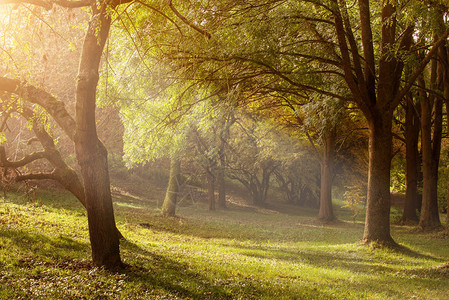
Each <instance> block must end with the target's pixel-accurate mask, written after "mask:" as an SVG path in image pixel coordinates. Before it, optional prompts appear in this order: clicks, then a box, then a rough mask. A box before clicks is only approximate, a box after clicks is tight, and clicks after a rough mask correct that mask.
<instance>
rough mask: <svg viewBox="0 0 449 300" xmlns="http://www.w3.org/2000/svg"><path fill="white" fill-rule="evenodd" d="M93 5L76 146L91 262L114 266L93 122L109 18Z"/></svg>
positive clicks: (103, 167)
mask: <svg viewBox="0 0 449 300" xmlns="http://www.w3.org/2000/svg"><path fill="white" fill-rule="evenodd" d="M92 9H93V15H92V17H91V20H90V21H89V26H88V29H87V32H86V36H85V39H84V44H83V50H82V54H81V58H80V65H79V72H78V80H77V86H76V118H75V120H76V134H75V150H76V156H77V160H78V163H79V165H80V167H81V174H82V178H83V183H84V192H85V196H86V209H87V217H88V223H89V235H90V242H91V247H92V260H93V263H94V264H95V265H97V266H105V267H107V268H117V267H121V266H122V262H121V259H120V250H119V235H118V232H117V230H116V227H115V219H114V211H113V206H112V197H111V191H110V182H109V172H108V161H107V150H106V148H105V147H104V145H103V143H102V142H101V141H100V140H99V139H98V136H97V132H96V123H95V108H96V89H97V83H98V79H99V74H98V69H99V64H100V59H101V56H102V53H103V48H104V45H105V42H106V39H107V37H108V34H109V29H110V25H111V18H110V16H109V15H108V12H107V5H106V4H105V3H101V4H100V6H99V7H96V6H94V7H93V8H92Z"/></svg>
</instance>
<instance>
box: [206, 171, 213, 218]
mask: <svg viewBox="0 0 449 300" xmlns="http://www.w3.org/2000/svg"><path fill="white" fill-rule="evenodd" d="M206 176H207V178H206V180H207V198H208V200H209V210H210V211H214V210H215V178H214V175H212V174H209V173H208V174H207V175H206Z"/></svg>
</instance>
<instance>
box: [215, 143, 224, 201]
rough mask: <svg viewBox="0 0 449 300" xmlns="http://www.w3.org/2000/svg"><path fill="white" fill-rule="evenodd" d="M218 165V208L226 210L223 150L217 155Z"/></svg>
mask: <svg viewBox="0 0 449 300" xmlns="http://www.w3.org/2000/svg"><path fill="white" fill-rule="evenodd" d="M219 159H220V165H219V166H218V170H217V184H218V207H219V208H221V209H225V208H226V181H225V155H224V153H223V149H222V150H221V151H220V153H219Z"/></svg>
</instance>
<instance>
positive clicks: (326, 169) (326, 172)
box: [318, 130, 335, 221]
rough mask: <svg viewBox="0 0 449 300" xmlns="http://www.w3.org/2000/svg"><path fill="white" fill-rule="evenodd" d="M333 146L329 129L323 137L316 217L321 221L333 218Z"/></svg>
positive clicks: (333, 135) (332, 131) (333, 139)
mask: <svg viewBox="0 0 449 300" xmlns="http://www.w3.org/2000/svg"><path fill="white" fill-rule="evenodd" d="M334 146H335V130H331V131H330V132H328V133H327V135H326V137H325V139H324V153H323V159H322V162H321V191H320V211H319V213H318V219H319V220H322V221H333V220H334V219H335V216H334V211H333V208H332V179H333V165H334Z"/></svg>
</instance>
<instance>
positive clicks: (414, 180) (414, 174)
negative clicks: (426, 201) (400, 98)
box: [402, 99, 420, 223]
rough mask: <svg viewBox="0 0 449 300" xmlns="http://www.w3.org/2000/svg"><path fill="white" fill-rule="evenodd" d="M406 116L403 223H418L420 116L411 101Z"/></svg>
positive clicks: (407, 106)
mask: <svg viewBox="0 0 449 300" xmlns="http://www.w3.org/2000/svg"><path fill="white" fill-rule="evenodd" d="M409 100H410V101H409V103H407V105H406V114H405V160H406V173H405V204H404V212H403V214H402V221H403V222H416V223H417V222H418V215H417V214H416V209H417V208H418V203H417V202H418V166H419V150H418V141H419V126H420V123H419V116H418V114H417V113H416V112H415V108H414V106H413V104H412V103H411V101H412V100H411V99H409Z"/></svg>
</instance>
